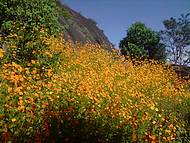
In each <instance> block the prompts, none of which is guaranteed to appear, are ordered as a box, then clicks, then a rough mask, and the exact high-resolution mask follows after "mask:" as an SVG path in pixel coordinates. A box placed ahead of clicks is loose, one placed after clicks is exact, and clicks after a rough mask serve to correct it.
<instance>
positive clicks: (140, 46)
mask: <svg viewBox="0 0 190 143" xmlns="http://www.w3.org/2000/svg"><path fill="white" fill-rule="evenodd" d="M119 48H120V49H121V53H122V54H123V55H126V56H129V57H131V58H135V59H139V58H141V59H142V58H148V59H155V60H160V61H165V56H166V55H165V45H164V44H161V43H160V38H159V35H158V33H156V32H154V31H152V30H151V29H150V28H147V27H146V26H145V25H144V24H143V23H141V22H136V23H134V24H132V26H131V27H130V28H129V29H128V30H127V35H126V37H125V38H123V40H121V41H120V45H119Z"/></svg>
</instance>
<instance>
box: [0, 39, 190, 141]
mask: <svg viewBox="0 0 190 143" xmlns="http://www.w3.org/2000/svg"><path fill="white" fill-rule="evenodd" d="M43 41H44V42H45V43H46V44H47V45H48V48H47V49H46V50H45V51H43V52H42V53H41V54H43V55H44V56H45V57H46V60H43V61H42V60H40V59H34V60H31V62H28V63H27V65H21V64H18V63H17V62H14V61H12V62H1V67H0V68H1V69H0V142H9V143H12V142H13V143H14V142H26V143H32V142H37V143H44V142H51V143H53V142H68V143H73V142H83V143H90V142H92V143H93V142H94V143H98V142H99V143H110V142H114V143H125V142H129V143H130V142H147V143H159V142H160V143H164V142H166V143H168V142H177V143H178V142H190V91H189V83H190V82H188V81H183V80H181V79H180V78H179V77H178V76H177V75H176V74H175V72H174V71H173V70H172V68H171V67H170V66H169V65H165V64H161V63H158V62H156V61H143V62H142V61H131V60H126V59H125V58H124V57H122V56H120V55H119V53H118V52H117V51H116V50H113V51H106V50H104V49H103V48H102V47H101V46H99V45H93V44H89V43H87V44H85V45H81V44H78V43H76V44H72V43H70V42H65V41H64V40H62V39H59V38H54V37H51V38H47V39H43ZM3 56H4V53H3V51H0V58H1V60H3Z"/></svg>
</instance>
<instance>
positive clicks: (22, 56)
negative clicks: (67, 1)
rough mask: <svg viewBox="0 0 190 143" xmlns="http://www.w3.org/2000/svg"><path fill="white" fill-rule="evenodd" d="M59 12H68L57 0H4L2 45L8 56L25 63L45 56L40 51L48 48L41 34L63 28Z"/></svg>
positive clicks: (0, 20) (0, 9)
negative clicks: (59, 20)
mask: <svg viewBox="0 0 190 143" xmlns="http://www.w3.org/2000/svg"><path fill="white" fill-rule="evenodd" d="M59 15H64V16H65V17H66V16H67V13H64V11H63V10H62V12H61V8H60V7H59V6H58V5H57V0H40V1H39V0H30V1H28V0H16V1H15V0H9V1H7V0H2V1H1V2H0V31H1V32H2V33H4V34H5V35H4V36H3V38H2V40H1V45H4V47H3V48H4V51H6V53H7V54H6V56H7V58H8V59H9V60H12V61H13V60H14V61H15V62H17V63H18V62H19V63H23V64H25V63H26V62H28V61H31V60H32V59H36V58H41V55H40V51H42V50H43V49H44V48H46V45H45V44H44V43H42V42H41V38H43V37H44V36H47V35H56V34H58V33H59V32H60V30H61V26H60V24H59V22H58V16H59ZM2 42H3V43H2ZM13 53H16V56H14V54H13Z"/></svg>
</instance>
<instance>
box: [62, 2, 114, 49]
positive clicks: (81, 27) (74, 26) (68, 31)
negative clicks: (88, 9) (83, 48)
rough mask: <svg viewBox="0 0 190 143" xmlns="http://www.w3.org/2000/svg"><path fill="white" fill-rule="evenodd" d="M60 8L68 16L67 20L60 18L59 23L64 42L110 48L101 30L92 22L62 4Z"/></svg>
mask: <svg viewBox="0 0 190 143" xmlns="http://www.w3.org/2000/svg"><path fill="white" fill-rule="evenodd" d="M62 7H63V9H64V10H65V11H66V12H68V13H69V15H70V16H69V18H64V17H63V16H62V17H60V23H61V25H62V26H63V28H64V39H65V40H70V41H73V42H80V43H86V42H90V43H95V44H99V45H107V46H110V47H111V46H112V44H111V43H110V41H109V40H108V38H107V37H106V36H105V35H104V33H103V30H100V29H99V28H98V27H97V25H96V22H95V21H94V20H92V19H88V18H86V17H84V16H82V15H81V14H80V13H78V12H76V11H74V10H72V9H71V8H69V7H68V6H66V5H64V4H62Z"/></svg>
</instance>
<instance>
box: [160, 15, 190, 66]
mask: <svg viewBox="0 0 190 143" xmlns="http://www.w3.org/2000/svg"><path fill="white" fill-rule="evenodd" d="M189 16H190V13H188V14H186V15H184V14H182V15H181V17H180V18H178V19H175V18H173V17H171V18H170V19H168V20H164V21H163V24H164V27H165V30H162V31H161V32H160V33H161V37H162V41H163V43H164V44H165V45H166V46H167V50H168V59H169V61H170V62H171V63H173V64H177V65H186V64H189V63H190V57H189V52H190V17H189Z"/></svg>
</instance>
